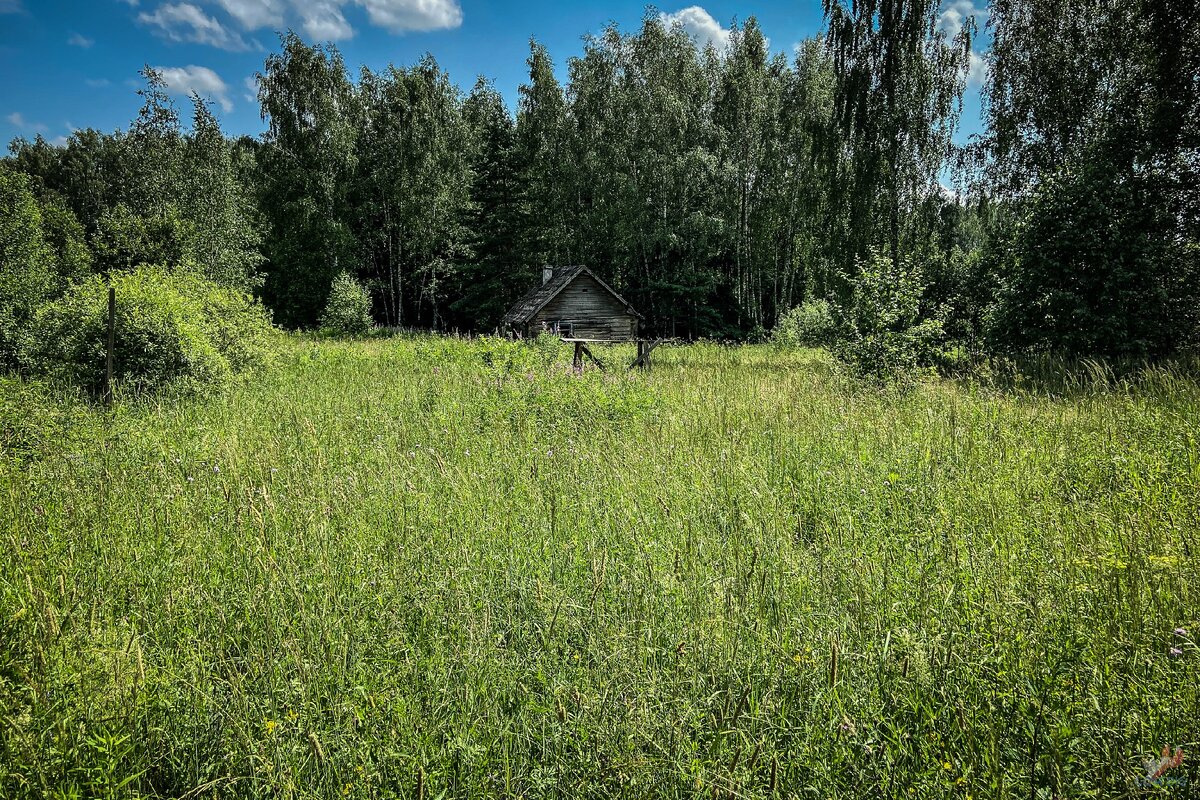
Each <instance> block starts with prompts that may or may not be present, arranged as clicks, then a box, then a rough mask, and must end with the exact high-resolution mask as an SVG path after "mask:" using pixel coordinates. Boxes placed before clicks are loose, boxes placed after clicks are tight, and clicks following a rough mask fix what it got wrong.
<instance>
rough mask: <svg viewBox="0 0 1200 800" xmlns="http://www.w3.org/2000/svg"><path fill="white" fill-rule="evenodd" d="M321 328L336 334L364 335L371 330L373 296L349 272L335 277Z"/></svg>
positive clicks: (322, 316) (322, 317)
mask: <svg viewBox="0 0 1200 800" xmlns="http://www.w3.org/2000/svg"><path fill="white" fill-rule="evenodd" d="M321 330H322V331H325V332H326V333H330V334H333V335H335V336H362V335H364V334H365V333H367V332H368V331H369V330H371V296H370V295H369V294H367V290H366V287H364V286H363V285H362V284H361V283H359V282H358V281H357V280H355V279H354V277H353V276H351V275H350V274H349V273H347V272H343V273H341V274H340V275H338V276H337V277H335V278H334V279H333V285H332V286H331V287H330V290H329V302H327V303H326V304H325V313H323V314H322V315H321Z"/></svg>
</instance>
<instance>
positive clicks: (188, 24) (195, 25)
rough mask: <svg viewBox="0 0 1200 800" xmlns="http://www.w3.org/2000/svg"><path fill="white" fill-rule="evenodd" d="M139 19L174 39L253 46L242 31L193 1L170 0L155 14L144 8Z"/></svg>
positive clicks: (230, 46)
mask: <svg viewBox="0 0 1200 800" xmlns="http://www.w3.org/2000/svg"><path fill="white" fill-rule="evenodd" d="M138 22H140V23H142V24H143V25H147V26H149V27H151V28H154V29H155V31H156V32H157V33H158V34H159V35H161V36H163V37H165V38H167V39H169V40H171V41H173V42H196V43H197V44H207V45H212V46H213V47H218V48H220V49H222V50H235V51H239V50H249V49H250V46H249V45H248V44H246V40H245V39H243V38H242V37H241V36H240V35H239V34H237V33H234V32H233V31H230V30H229V29H228V28H226V27H225V26H224V25H222V24H221V23H220V22H219V21H217V19H216V18H215V17H211V16H209V15H208V14H205V13H204V12H203V11H201V10H200V9H199V8H198V7H196V6H194V5H192V4H191V3H167V4H166V5H164V6H160V7H159V8H158V10H156V11H155V12H154V13H153V14H151V13H148V12H145V11H143V12H142V13H141V14H138Z"/></svg>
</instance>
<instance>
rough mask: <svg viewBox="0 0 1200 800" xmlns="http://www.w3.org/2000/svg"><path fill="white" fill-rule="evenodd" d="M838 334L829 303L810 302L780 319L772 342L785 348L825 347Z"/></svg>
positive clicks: (772, 336)
mask: <svg viewBox="0 0 1200 800" xmlns="http://www.w3.org/2000/svg"><path fill="white" fill-rule="evenodd" d="M836 332H837V322H836V321H835V320H834V318H833V308H832V307H831V306H830V305H829V301H828V300H808V301H806V302H804V303H803V304H801V305H798V306H796V307H795V308H793V309H791V310H789V311H786V312H784V313H783V315H782V316H780V317H779V321H778V322H776V323H775V330H773V331H771V341H772V342H774V343H775V344H778V345H782V346H784V347H823V346H826V345H829V344H832V343H833V340H834V337H835V334H836Z"/></svg>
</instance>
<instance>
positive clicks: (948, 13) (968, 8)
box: [937, 0, 988, 87]
mask: <svg viewBox="0 0 1200 800" xmlns="http://www.w3.org/2000/svg"><path fill="white" fill-rule="evenodd" d="M971 17H974V18H975V25H976V28H977V30H982V29H983V27H984V26H985V25H986V24H987V21H988V10H987V6H986V5H985V6H977V5H975V2H974V0H946V2H945V3H943V4H942V13H941V14H940V15H938V21H937V27H938V30H940V31H941V32H942V33H944V34H945V35H946V38H947V39H953V38H954V37H955V36H958V34H959V32H960V31H962V29H963V26H964V25H966V24H967V20H968V19H970V18H971ZM971 44H972V48H974V45H975V42H972V43H971ZM987 76H988V62H987V59H985V58H984V57H983V56H982V55H980V53H979V52H978V51H977V50H975V49H972V50H971V56H970V64H969V66H968V67H967V86H971V87H976V86H982V85H983V84H984V82H985V81H986V80H987Z"/></svg>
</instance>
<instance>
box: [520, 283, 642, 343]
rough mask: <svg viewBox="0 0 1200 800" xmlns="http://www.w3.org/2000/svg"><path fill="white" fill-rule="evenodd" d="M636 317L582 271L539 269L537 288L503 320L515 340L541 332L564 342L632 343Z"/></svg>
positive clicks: (637, 322)
mask: <svg viewBox="0 0 1200 800" xmlns="http://www.w3.org/2000/svg"><path fill="white" fill-rule="evenodd" d="M642 319H643V317H642V315H641V314H639V313H638V312H637V311H636V310H634V308H633V306H631V305H630V304H629V303H628V302H627V301H626V300H625V298H623V297H621V295H619V294H617V293H616V292H614V291H613V290H612V287H610V286H609V285H608V284H607V283H605V282H604V281H602V280H600V278H598V277H597V276H596V274H595V273H593V272H592V271H591V270H590V269H588V268H587V267H582V266H580V267H559V268H557V269H555V268H553V267H543V268H542V285H541V286H538V287H537V288H536V289H534V290H533V291H531V292H529V294H527V295H525V296H524V297H522V298H521V299H520V300H518V301H517V304H516V305H514V306H513V307H512V308H510V309H509V310H508V313H507V314H505V315H504V322H503V327H504V329H505V330H508V331H510V332H512V333H514V334H516V335H517V336H523V337H531V336H537V335H538V334H539V333H541V332H542V331H545V332H547V333H552V334H554V335H556V336H562V337H564V338H568V339H589V340H595V341H605V342H632V341H636V340H637V338H638V326H639V325H640V324H641V322H642Z"/></svg>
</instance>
